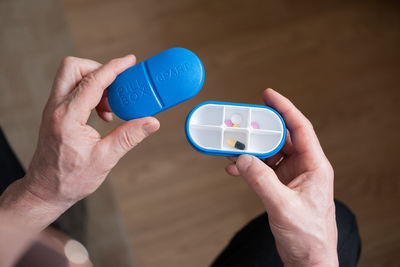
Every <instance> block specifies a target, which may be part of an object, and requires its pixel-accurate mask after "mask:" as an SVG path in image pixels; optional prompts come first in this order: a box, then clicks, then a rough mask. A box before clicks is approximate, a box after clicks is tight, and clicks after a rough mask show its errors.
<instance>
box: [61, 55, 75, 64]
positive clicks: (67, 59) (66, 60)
mask: <svg viewBox="0 0 400 267" xmlns="http://www.w3.org/2000/svg"><path fill="white" fill-rule="evenodd" d="M75 61H76V57H73V56H67V57H65V58H64V59H63V60H62V62H61V65H63V66H66V65H73V64H74V63H75Z"/></svg>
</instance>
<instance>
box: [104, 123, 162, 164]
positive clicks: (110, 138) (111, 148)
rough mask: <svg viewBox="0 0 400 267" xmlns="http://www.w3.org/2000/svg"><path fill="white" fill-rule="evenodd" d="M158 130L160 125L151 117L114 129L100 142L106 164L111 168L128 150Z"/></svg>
mask: <svg viewBox="0 0 400 267" xmlns="http://www.w3.org/2000/svg"><path fill="white" fill-rule="evenodd" d="M158 128H160V123H159V122H158V120H157V119H156V118H153V117H145V118H141V119H135V120H130V121H127V122H125V123H123V124H121V125H120V126H118V127H117V128H115V129H114V130H113V131H112V132H111V133H109V134H108V135H107V136H106V137H104V138H103V139H102V140H101V141H100V142H101V143H100V146H103V147H102V148H103V149H104V150H103V151H107V157H105V160H107V162H106V163H108V164H111V167H113V166H114V165H115V164H116V163H117V162H118V161H119V160H120V159H121V158H122V157H123V156H124V155H125V154H126V153H127V152H128V151H129V150H131V149H132V148H134V147H135V146H136V145H137V144H139V143H140V142H142V141H143V139H145V138H146V137H147V136H149V135H150V134H152V133H154V132H156V131H157V130H158ZM108 164H106V165H108Z"/></svg>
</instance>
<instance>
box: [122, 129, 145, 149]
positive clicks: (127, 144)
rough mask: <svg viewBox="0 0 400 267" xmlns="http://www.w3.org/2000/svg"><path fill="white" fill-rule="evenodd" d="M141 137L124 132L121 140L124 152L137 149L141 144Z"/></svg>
mask: <svg viewBox="0 0 400 267" xmlns="http://www.w3.org/2000/svg"><path fill="white" fill-rule="evenodd" d="M140 139H141V138H140V137H139V136H137V135H134V134H129V132H128V131H124V132H123V134H122V136H121V138H120V145H121V147H122V148H123V149H124V150H129V149H131V148H133V147H135V146H136V145H137V144H138V143H139V142H140Z"/></svg>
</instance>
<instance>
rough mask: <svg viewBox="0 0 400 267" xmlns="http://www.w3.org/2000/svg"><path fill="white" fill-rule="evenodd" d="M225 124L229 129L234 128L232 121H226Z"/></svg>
mask: <svg viewBox="0 0 400 267" xmlns="http://www.w3.org/2000/svg"><path fill="white" fill-rule="evenodd" d="M224 123H225V125H226V126H228V127H232V126H233V123H232V121H231V120H226V121H225V122H224Z"/></svg>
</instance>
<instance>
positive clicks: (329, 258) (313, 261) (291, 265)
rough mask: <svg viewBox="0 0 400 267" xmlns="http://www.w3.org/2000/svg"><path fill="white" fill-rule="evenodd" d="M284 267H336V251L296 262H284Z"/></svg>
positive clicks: (337, 263) (337, 262)
mask: <svg viewBox="0 0 400 267" xmlns="http://www.w3.org/2000/svg"><path fill="white" fill-rule="evenodd" d="M284 266H285V267H338V266H339V260H338V255H337V251H336V249H335V250H334V251H332V252H331V253H328V254H327V255H318V256H317V257H310V258H308V259H304V260H301V261H296V262H284Z"/></svg>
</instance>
